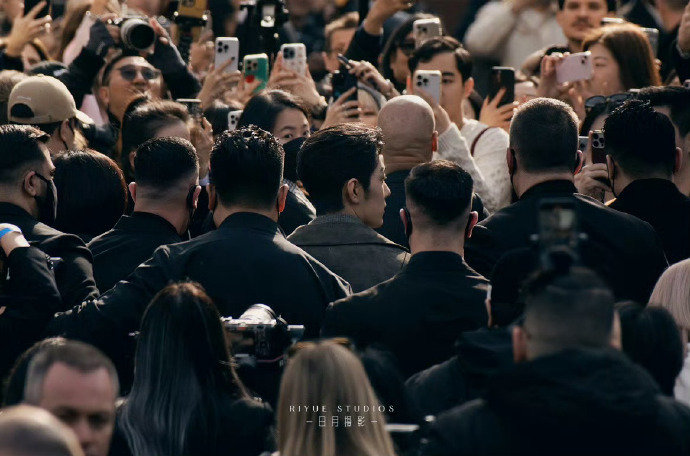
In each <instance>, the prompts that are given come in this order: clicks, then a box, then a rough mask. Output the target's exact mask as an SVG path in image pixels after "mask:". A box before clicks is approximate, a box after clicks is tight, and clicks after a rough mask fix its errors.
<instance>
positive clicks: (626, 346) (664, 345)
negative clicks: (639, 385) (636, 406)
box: [618, 303, 683, 396]
mask: <svg viewBox="0 0 690 456" xmlns="http://www.w3.org/2000/svg"><path fill="white" fill-rule="evenodd" d="M618 315H619V316H620V320H621V338H622V342H623V351H624V352H625V354H626V355H628V357H629V358H630V359H631V360H633V361H634V362H636V363H637V364H639V365H640V366H642V367H644V368H645V370H646V371H647V372H649V373H650V374H651V376H652V377H654V379H655V380H656V382H657V383H658V384H659V386H660V387H661V390H662V391H663V392H664V394H666V395H668V396H673V387H674V385H675V382H676V377H677V376H678V374H680V371H681V370H682V369H683V341H682V339H681V336H680V332H679V331H678V327H677V326H676V322H675V321H674V320H673V317H672V316H671V314H670V313H669V312H668V311H667V310H666V309H664V308H661V307H646V308H644V307H642V306H640V305H638V304H635V303H627V304H625V305H623V306H621V307H619V308H618Z"/></svg>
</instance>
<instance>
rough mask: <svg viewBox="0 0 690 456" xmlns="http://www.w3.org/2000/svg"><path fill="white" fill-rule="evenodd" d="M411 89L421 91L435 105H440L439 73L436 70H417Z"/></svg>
mask: <svg viewBox="0 0 690 456" xmlns="http://www.w3.org/2000/svg"><path fill="white" fill-rule="evenodd" d="M412 83H413V84H414V86H413V89H414V90H415V91H416V90H417V89H423V90H424V91H425V92H427V93H428V94H429V95H431V96H432V97H433V98H434V100H436V103H438V104H441V72H440V71H437V70H417V71H415V72H414V78H413V79H412Z"/></svg>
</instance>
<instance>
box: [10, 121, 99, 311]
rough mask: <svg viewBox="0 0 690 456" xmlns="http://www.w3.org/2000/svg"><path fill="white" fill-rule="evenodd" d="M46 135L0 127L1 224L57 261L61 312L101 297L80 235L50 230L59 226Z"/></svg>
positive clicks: (23, 128) (25, 128) (22, 127)
mask: <svg viewBox="0 0 690 456" xmlns="http://www.w3.org/2000/svg"><path fill="white" fill-rule="evenodd" d="M46 141H48V135H47V134H45V133H43V132H42V131H40V130H38V129H36V128H34V127H31V126H28V125H3V126H0V221H1V222H3V223H11V224H13V225H16V226H18V227H19V228H20V229H21V230H22V233H24V236H25V237H26V239H27V240H28V241H29V243H30V244H31V245H32V246H34V247H38V248H39V249H40V250H42V251H43V252H45V253H46V254H48V255H49V256H51V257H54V258H60V260H56V266H55V278H56V281H57V286H58V290H59V291H60V296H61V297H62V303H63V308H65V309H66V308H68V307H71V306H73V305H76V304H78V303H80V302H82V301H83V300H85V299H89V298H91V297H95V296H98V289H97V288H96V283H95V282H94V280H93V270H92V266H91V261H92V258H91V252H89V249H87V248H86V246H85V245H84V242H82V240H81V239H79V238H78V237H77V236H74V235H71V234H65V233H62V232H60V231H58V230H56V229H53V228H51V227H50V226H49V225H50V224H52V223H53V222H54V221H55V214H56V211H57V191H56V189H55V183H54V182H53V174H54V173H55V166H53V162H52V160H51V159H50V155H49V153H48V148H47V147H46V145H45V144H46Z"/></svg>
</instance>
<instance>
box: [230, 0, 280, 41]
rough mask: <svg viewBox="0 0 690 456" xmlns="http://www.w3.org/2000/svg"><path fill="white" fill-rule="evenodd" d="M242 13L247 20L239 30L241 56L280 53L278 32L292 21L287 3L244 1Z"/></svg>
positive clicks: (276, 0) (277, 0)
mask: <svg viewBox="0 0 690 456" xmlns="http://www.w3.org/2000/svg"><path fill="white" fill-rule="evenodd" d="M240 12H241V16H243V17H245V18H246V19H245V20H244V21H243V23H242V25H241V27H240V28H239V30H238V38H239V39H240V45H241V47H242V48H241V55H247V54H261V53H264V52H265V53H267V54H269V55H274V54H275V53H276V52H278V48H279V47H280V43H279V37H278V32H279V30H280V29H281V28H282V27H283V25H284V24H285V23H286V22H288V20H289V19H290V13H289V11H288V9H287V6H286V5H285V1H284V0H242V2H241V3H240ZM257 38H258V39H257Z"/></svg>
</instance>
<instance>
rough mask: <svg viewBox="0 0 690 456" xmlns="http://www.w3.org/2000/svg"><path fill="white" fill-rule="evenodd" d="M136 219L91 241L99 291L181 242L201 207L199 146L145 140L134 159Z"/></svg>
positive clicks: (122, 222) (131, 217)
mask: <svg viewBox="0 0 690 456" xmlns="http://www.w3.org/2000/svg"><path fill="white" fill-rule="evenodd" d="M134 178H135V181H134V182H132V183H130V184H129V192H130V194H131V195H132V198H133V199H134V212H132V215H123V216H122V218H120V220H119V221H118V222H117V224H116V225H115V226H114V227H113V229H112V230H110V231H108V232H106V233H103V234H102V235H100V236H98V237H96V238H94V239H93V240H92V241H91V242H89V244H88V247H89V249H90V250H91V253H92V254H93V269H94V276H95V278H96V283H97V284H98V289H99V290H101V291H106V290H109V289H111V288H112V287H113V286H114V285H115V284H116V283H117V282H119V281H120V280H122V279H125V278H126V277H127V276H128V275H129V274H130V273H131V272H132V271H134V270H135V269H136V267H137V266H139V265H140V264H141V263H143V262H144V261H146V260H148V259H149V258H150V257H151V255H153V252H154V250H156V249H157V248H158V247H160V246H161V245H166V244H175V243H177V242H182V237H183V236H186V233H187V228H188V227H189V223H190V221H191V217H192V214H193V213H194V210H195V209H196V206H197V201H198V199H199V193H200V192H201V187H200V186H199V160H198V158H197V156H196V151H195V150H194V146H192V144H191V143H190V142H189V141H187V140H184V139H181V138H173V137H169V138H154V139H150V140H148V141H146V142H145V143H144V144H142V145H141V146H140V147H139V148H138V149H137V151H136V155H135V157H134Z"/></svg>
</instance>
